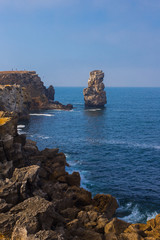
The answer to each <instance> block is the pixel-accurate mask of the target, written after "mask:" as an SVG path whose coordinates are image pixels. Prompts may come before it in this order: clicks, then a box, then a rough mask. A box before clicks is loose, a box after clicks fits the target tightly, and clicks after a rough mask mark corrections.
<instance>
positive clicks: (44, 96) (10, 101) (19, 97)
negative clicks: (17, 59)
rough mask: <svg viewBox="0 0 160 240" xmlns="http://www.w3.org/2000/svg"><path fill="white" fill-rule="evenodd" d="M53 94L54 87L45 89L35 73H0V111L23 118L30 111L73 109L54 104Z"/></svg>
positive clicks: (70, 106) (68, 106)
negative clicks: (9, 112) (12, 113)
mask: <svg viewBox="0 0 160 240" xmlns="http://www.w3.org/2000/svg"><path fill="white" fill-rule="evenodd" d="M54 94H55V90H54V87H53V86H52V85H51V86H50V87H49V88H48V89H47V88H46V87H45V86H44V84H43V82H42V81H41V79H40V77H39V76H38V74H36V72H35V71H8V72H5V71H3V72H0V110H4V111H14V112H16V113H18V114H19V116H25V115H27V113H28V112H29V111H32V110H41V109H64V110H70V109H72V108H73V106H72V105H67V106H64V105H63V104H60V103H59V102H54Z"/></svg>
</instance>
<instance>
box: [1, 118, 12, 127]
mask: <svg viewBox="0 0 160 240" xmlns="http://www.w3.org/2000/svg"><path fill="white" fill-rule="evenodd" d="M10 120H11V118H10V117H4V118H0V126H2V125H4V124H5V123H7V122H8V121H10Z"/></svg>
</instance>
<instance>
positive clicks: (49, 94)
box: [46, 85, 55, 101]
mask: <svg viewBox="0 0 160 240" xmlns="http://www.w3.org/2000/svg"><path fill="white" fill-rule="evenodd" d="M54 95H55V90H54V87H53V86H52V85H50V86H49V88H47V89H46V96H47V98H48V99H49V100H51V101H54Z"/></svg>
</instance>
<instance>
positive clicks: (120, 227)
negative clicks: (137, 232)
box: [104, 218, 130, 235]
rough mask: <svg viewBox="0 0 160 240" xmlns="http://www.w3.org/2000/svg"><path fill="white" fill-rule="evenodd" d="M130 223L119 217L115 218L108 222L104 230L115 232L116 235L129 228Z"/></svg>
mask: <svg viewBox="0 0 160 240" xmlns="http://www.w3.org/2000/svg"><path fill="white" fill-rule="evenodd" d="M129 225H130V223H127V222H125V221H122V220H119V219H117V218H113V219H112V220H111V221H110V222H108V223H107V224H106V226H105V228H104V231H105V233H106V234H108V233H114V234H116V235H120V234H121V233H123V232H124V231H125V229H126V228H128V226H129Z"/></svg>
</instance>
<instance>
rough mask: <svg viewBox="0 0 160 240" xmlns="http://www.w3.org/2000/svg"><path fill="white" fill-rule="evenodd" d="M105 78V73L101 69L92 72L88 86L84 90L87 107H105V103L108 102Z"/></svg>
mask: <svg viewBox="0 0 160 240" xmlns="http://www.w3.org/2000/svg"><path fill="white" fill-rule="evenodd" d="M103 78H104V73H103V72H102V71H101V70H95V71H92V72H90V78H89V79H88V88H85V89H84V90H83V95H84V101H85V106H86V107H104V105H105V104H106V103H107V98H106V92H105V91H104V88H105V86H104V83H103Z"/></svg>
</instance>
